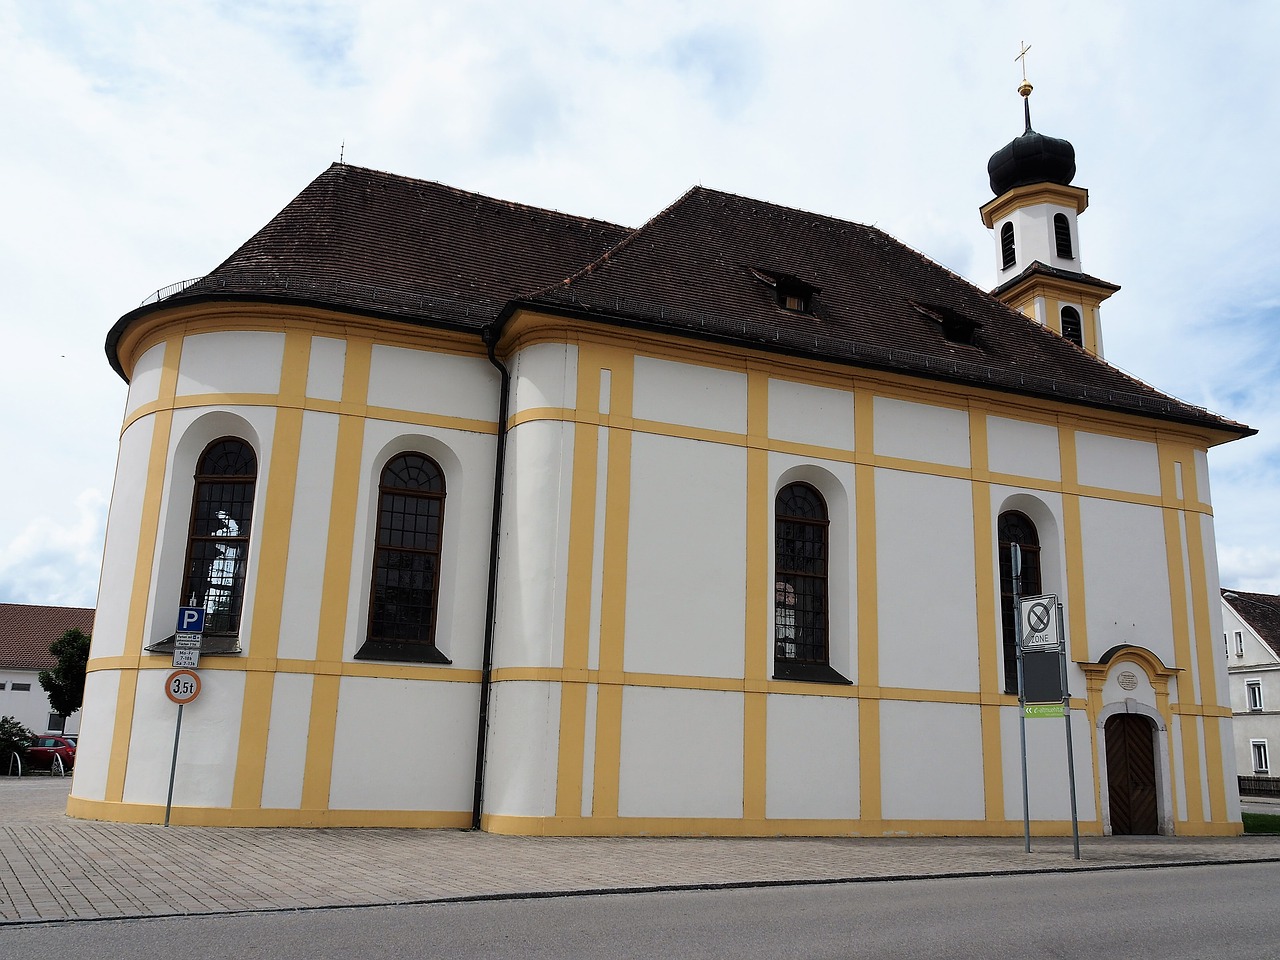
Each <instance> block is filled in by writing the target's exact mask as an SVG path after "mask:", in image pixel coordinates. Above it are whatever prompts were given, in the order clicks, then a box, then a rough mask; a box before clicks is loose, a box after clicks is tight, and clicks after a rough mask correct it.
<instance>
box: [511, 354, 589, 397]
mask: <svg viewBox="0 0 1280 960" xmlns="http://www.w3.org/2000/svg"><path fill="white" fill-rule="evenodd" d="M507 368H508V370H509V371H510V373H511V412H512V413H519V412H520V411H522V410H535V409H539V408H550V409H553V410H554V409H569V408H572V407H574V406H575V401H576V399H577V382H578V348H577V347H576V346H575V345H573V344H566V343H538V344H534V345H532V346H529V347H525V348H524V349H523V350H521V351H520V352H519V353H517V354H516V355H515V356H514V357H513V358H511V360H510V361H509V362H508V363H507Z"/></svg>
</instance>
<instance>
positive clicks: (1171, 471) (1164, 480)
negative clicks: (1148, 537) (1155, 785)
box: [1160, 446, 1204, 822]
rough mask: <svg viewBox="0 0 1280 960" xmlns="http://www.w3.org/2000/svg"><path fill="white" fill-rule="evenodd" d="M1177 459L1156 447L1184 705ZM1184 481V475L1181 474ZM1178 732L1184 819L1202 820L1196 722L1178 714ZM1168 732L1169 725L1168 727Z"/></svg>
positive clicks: (1189, 681)
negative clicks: (1183, 783)
mask: <svg viewBox="0 0 1280 960" xmlns="http://www.w3.org/2000/svg"><path fill="white" fill-rule="evenodd" d="M1177 470H1178V462H1177V461H1176V460H1175V459H1174V457H1173V451H1172V450H1171V449H1170V448H1169V447H1168V446H1161V447H1160V489H1161V495H1162V498H1163V500H1164V503H1165V507H1164V509H1163V510H1162V511H1161V512H1162V514H1163V516H1164V546H1165V557H1166V562H1167V565H1168V568H1169V603H1170V615H1171V617H1170V618H1171V620H1172V622H1173V648H1174V651H1175V656H1176V657H1177V660H1178V663H1177V665H1178V666H1180V667H1182V668H1183V669H1182V671H1181V672H1180V673H1178V675H1177V680H1176V683H1177V688H1178V704H1179V705H1180V706H1185V705H1187V704H1193V703H1196V702H1197V697H1196V689H1195V686H1196V685H1195V682H1194V680H1193V677H1192V671H1191V669H1190V667H1191V657H1192V654H1191V634H1190V629H1191V625H1190V623H1189V622H1188V617H1187V599H1188V598H1187V588H1186V570H1185V567H1184V566H1183V562H1182V556H1183V546H1184V544H1183V538H1182V525H1181V523H1180V522H1179V515H1180V511H1179V509H1178V504H1179V502H1180V501H1181V498H1180V497H1179V496H1178V494H1177V479H1176V478H1177ZM1184 481H1185V477H1184ZM1178 726H1179V728H1180V729H1181V731H1182V770H1183V775H1184V777H1185V779H1186V785H1187V790H1186V810H1185V811H1183V812H1184V813H1185V814H1186V818H1187V819H1188V820H1192V821H1195V822H1199V821H1201V820H1203V819H1204V798H1203V797H1202V795H1201V789H1200V784H1201V783H1202V782H1203V781H1202V780H1201V773H1200V740H1199V732H1200V731H1199V728H1198V726H1197V723H1196V721H1195V720H1194V719H1193V718H1190V717H1182V718H1181V719H1180V721H1179V723H1178ZM1170 730H1171V732H1172V727H1171V728H1170Z"/></svg>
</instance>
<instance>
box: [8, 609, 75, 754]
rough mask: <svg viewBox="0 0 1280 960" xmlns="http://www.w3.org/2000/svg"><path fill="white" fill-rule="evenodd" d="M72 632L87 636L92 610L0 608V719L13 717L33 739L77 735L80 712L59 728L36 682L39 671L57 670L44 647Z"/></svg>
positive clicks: (51, 657) (56, 719) (57, 719)
mask: <svg viewBox="0 0 1280 960" xmlns="http://www.w3.org/2000/svg"><path fill="white" fill-rule="evenodd" d="M72 629H76V630H79V631H80V632H81V633H84V634H85V635H86V636H88V635H90V634H92V632H93V610H92V609H91V608H88V607H46V606H40V605H37V604H26V603H0V717H13V718H14V719H15V720H17V721H18V722H19V723H20V724H22V725H23V726H24V727H26V728H27V729H28V730H30V731H32V732H33V733H36V734H41V733H78V732H79V730H80V711H76V712H75V713H73V714H72V715H71V716H69V717H67V718H66V725H65V727H64V726H63V718H62V717H60V716H58V715H57V714H56V713H54V712H53V707H51V706H50V705H49V696H48V694H46V693H45V692H44V687H42V686H40V680H39V676H40V671H41V670H52V669H53V668H54V667H55V666H56V665H57V660H56V658H55V657H54V656H53V654H51V653H50V652H49V645H50V644H51V643H53V642H54V641H55V640H57V639H58V638H59V637H61V636H62V635H63V634H64V633H66V632H67V631H68V630H72Z"/></svg>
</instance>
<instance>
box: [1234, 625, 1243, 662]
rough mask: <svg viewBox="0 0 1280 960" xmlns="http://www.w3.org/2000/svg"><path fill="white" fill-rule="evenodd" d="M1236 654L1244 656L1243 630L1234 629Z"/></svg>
mask: <svg viewBox="0 0 1280 960" xmlns="http://www.w3.org/2000/svg"><path fill="white" fill-rule="evenodd" d="M1236 656H1237V657H1243V656H1244V631H1243V630H1237V631H1236Z"/></svg>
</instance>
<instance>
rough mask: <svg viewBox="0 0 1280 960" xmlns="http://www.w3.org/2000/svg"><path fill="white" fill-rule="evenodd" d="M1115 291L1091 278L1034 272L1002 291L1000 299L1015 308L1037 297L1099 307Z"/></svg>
mask: <svg viewBox="0 0 1280 960" xmlns="http://www.w3.org/2000/svg"><path fill="white" fill-rule="evenodd" d="M1114 292H1115V291H1114V290H1108V289H1106V288H1105V287H1100V286H1098V285H1097V284H1096V283H1094V282H1093V281H1090V280H1069V279H1067V278H1066V277H1052V276H1048V275H1047V274H1043V273H1032V274H1030V275H1029V276H1027V277H1024V278H1023V279H1022V280H1019V281H1018V282H1017V283H1015V284H1014V285H1013V286H1011V287H1009V288H1007V289H1005V290H1002V291H1000V296H999V299H1000V300H1001V302H1003V303H1006V304H1008V305H1009V306H1011V307H1013V308H1014V309H1015V310H1018V309H1021V307H1022V305H1023V304H1025V303H1026V302H1027V301H1029V300H1031V299H1033V298H1035V297H1046V298H1048V299H1050V300H1058V301H1062V302H1066V303H1079V304H1081V305H1082V306H1085V307H1097V306H1098V305H1099V304H1100V303H1102V301H1103V300H1106V299H1107V298H1108V297H1110V296H1111V294H1113V293H1114Z"/></svg>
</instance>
